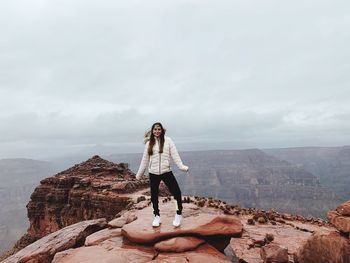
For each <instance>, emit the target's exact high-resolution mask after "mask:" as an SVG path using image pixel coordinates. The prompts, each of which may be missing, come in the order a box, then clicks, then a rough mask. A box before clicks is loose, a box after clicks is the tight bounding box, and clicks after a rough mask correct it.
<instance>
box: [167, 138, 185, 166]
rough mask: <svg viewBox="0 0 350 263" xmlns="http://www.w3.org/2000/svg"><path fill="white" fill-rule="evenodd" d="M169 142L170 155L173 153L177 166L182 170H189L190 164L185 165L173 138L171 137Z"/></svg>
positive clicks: (172, 156)
mask: <svg viewBox="0 0 350 263" xmlns="http://www.w3.org/2000/svg"><path fill="white" fill-rule="evenodd" d="M169 144H170V155H171V158H173V160H174V162H175V164H176V166H177V167H178V168H179V169H180V170H181V171H184V172H187V171H188V166H186V165H184V164H183V163H182V160H181V158H180V155H179V153H178V152H177V149H176V146H175V143H174V142H173V140H172V139H170V138H169Z"/></svg>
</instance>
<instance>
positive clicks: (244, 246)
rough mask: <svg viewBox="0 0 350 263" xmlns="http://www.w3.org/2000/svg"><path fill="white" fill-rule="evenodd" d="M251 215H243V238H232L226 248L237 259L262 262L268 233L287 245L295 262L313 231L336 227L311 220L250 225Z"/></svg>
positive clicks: (276, 242) (284, 245) (251, 262)
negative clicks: (295, 257)
mask: <svg viewBox="0 0 350 263" xmlns="http://www.w3.org/2000/svg"><path fill="white" fill-rule="evenodd" d="M249 218H251V216H248V215H244V216H242V217H241V219H242V222H243V228H244V231H243V235H242V238H232V239H231V241H230V247H228V248H227V249H226V251H225V252H226V253H227V254H230V253H232V252H233V253H234V254H235V257H236V258H237V260H244V261H246V262H249V263H262V262H263V261H262V259H261V256H260V250H261V245H259V244H262V245H264V243H265V237H266V234H272V235H273V238H274V239H273V241H272V243H273V244H276V245H279V246H282V247H286V248H287V249H288V255H289V260H290V262H293V258H294V254H295V253H296V252H297V251H298V249H299V248H300V247H301V246H302V245H303V243H304V242H306V241H307V240H308V238H309V237H310V236H311V235H312V232H314V231H317V232H321V233H330V232H331V231H334V230H335V229H334V228H333V227H329V226H318V225H315V224H312V223H309V222H300V221H287V220H286V221H285V223H279V222H277V223H276V224H275V225H273V224H271V223H266V224H259V223H256V224H255V225H250V224H248V223H247V220H248V219H249Z"/></svg>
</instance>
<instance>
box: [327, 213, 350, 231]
mask: <svg viewBox="0 0 350 263" xmlns="http://www.w3.org/2000/svg"><path fill="white" fill-rule="evenodd" d="M327 217H328V220H329V222H331V223H332V225H334V226H335V227H336V228H337V229H338V230H339V231H341V232H343V233H346V234H349V232H350V216H342V215H340V214H338V213H337V212H336V211H329V212H328V214H327Z"/></svg>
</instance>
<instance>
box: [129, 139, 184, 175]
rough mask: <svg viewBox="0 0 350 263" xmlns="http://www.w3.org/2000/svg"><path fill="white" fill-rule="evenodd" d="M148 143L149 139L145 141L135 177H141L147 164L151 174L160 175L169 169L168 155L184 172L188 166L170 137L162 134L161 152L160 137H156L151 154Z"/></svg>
mask: <svg viewBox="0 0 350 263" xmlns="http://www.w3.org/2000/svg"><path fill="white" fill-rule="evenodd" d="M148 145H149V141H147V142H146V145H145V150H144V152H143V156H142V160H141V164H140V168H139V170H138V171H137V173H136V179H140V178H141V176H142V175H143V174H144V172H145V170H146V167H147V166H148V172H150V173H152V174H157V175H160V174H163V173H166V172H169V171H171V168H170V157H171V158H172V159H173V161H174V163H175V164H176V165H177V167H178V168H179V169H180V170H182V171H184V172H186V171H188V166H186V165H184V164H183V163H182V161H181V158H180V155H179V153H178V152H177V150H176V147H175V144H174V142H173V140H172V139H171V138H170V137H168V136H164V147H163V153H159V147H160V139H158V138H156V143H155V144H154V146H153V154H152V155H151V156H150V155H149V154H148Z"/></svg>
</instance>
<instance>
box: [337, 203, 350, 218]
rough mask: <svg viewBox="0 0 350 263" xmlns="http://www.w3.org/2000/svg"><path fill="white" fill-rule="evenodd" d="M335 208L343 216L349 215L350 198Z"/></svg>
mask: <svg viewBox="0 0 350 263" xmlns="http://www.w3.org/2000/svg"><path fill="white" fill-rule="evenodd" d="M336 210H337V212H338V213H339V214H341V215H343V216H350V200H349V201H347V202H345V203H343V204H341V205H340V206H338V207H337V208H336Z"/></svg>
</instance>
